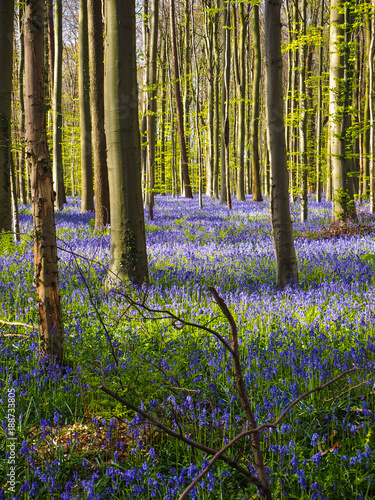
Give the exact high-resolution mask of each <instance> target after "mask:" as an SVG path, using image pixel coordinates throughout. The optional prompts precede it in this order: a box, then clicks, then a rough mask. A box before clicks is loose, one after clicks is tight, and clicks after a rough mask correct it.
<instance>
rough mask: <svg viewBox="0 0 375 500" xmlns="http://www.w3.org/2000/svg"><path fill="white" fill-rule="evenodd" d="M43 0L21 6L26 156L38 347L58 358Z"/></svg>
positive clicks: (59, 337)
mask: <svg viewBox="0 0 375 500" xmlns="http://www.w3.org/2000/svg"><path fill="white" fill-rule="evenodd" d="M44 6H45V3H44V0H33V1H32V2H28V3H27V4H26V10H25V94H26V103H25V115H26V155H27V161H28V163H29V165H30V171H31V194H32V211H33V220H34V255H35V279H34V282H35V283H36V290H37V295H38V300H39V314H40V319H41V325H40V334H41V337H42V339H43V341H44V343H43V350H44V352H45V354H46V355H48V356H49V357H50V359H51V361H52V360H53V358H55V357H56V359H57V361H58V363H60V364H61V362H62V359H63V328H62V324H61V311H60V300H59V294H58V284H57V282H58V265H57V245H56V230H55V217H54V203H53V202H54V194H53V188H52V171H51V161H50V157H49V152H48V147H47V137H46V128H45V115H44V109H43V74H44V50H43V49H44V23H43V19H44Z"/></svg>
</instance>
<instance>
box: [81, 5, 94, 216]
mask: <svg viewBox="0 0 375 500" xmlns="http://www.w3.org/2000/svg"><path fill="white" fill-rule="evenodd" d="M78 85H79V115H80V130H81V211H82V212H86V211H88V210H94V182H93V171H92V145H91V115H90V75H89V47H88V28H87V0H79V51H78Z"/></svg>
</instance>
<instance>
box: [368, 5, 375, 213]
mask: <svg viewBox="0 0 375 500" xmlns="http://www.w3.org/2000/svg"><path fill="white" fill-rule="evenodd" d="M371 6H372V15H371V41H370V50H369V54H368V67H369V111H370V113H369V115H370V141H369V146H370V162H369V174H370V212H371V213H372V214H373V213H374V212H375V175H374V153H375V148H374V52H375V46H374V45H375V20H374V16H375V0H371Z"/></svg>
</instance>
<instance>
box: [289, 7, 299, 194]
mask: <svg viewBox="0 0 375 500" xmlns="http://www.w3.org/2000/svg"><path fill="white" fill-rule="evenodd" d="M297 29H298V8H297V4H296V2H294V5H293V30H294V31H295V32H297ZM298 58H299V53H298V49H295V50H294V51H293V56H292V67H293V71H292V81H291V111H290V115H291V120H290V131H289V141H290V143H289V158H290V168H289V186H290V188H289V189H290V198H291V201H292V203H294V201H295V199H296V194H297V193H296V190H297V189H296V187H297V171H298V161H297V154H298V128H297V126H296V117H295V115H296V113H297V109H298V98H297V96H298V78H297V77H298V69H297V68H298Z"/></svg>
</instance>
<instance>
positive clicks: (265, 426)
mask: <svg viewBox="0 0 375 500" xmlns="http://www.w3.org/2000/svg"><path fill="white" fill-rule="evenodd" d="M356 369H357V368H356V367H353V368H351V369H350V370H347V371H345V372H343V373H341V374H340V375H338V376H337V377H335V378H333V379H331V380H329V381H328V382H326V383H325V384H323V385H320V386H319V387H315V389H311V390H310V391H308V392H305V393H304V394H301V396H299V397H298V398H297V399H295V400H294V401H292V402H291V403H290V405H288V406H287V407H286V408H285V410H284V411H283V412H282V413H281V415H280V416H279V417H278V418H277V419H276V420H275V421H274V422H270V423H264V424H261V425H259V426H258V427H257V428H256V429H250V430H248V431H243V432H241V433H240V434H238V435H237V436H235V437H234V438H233V439H232V440H231V441H230V442H229V443H228V444H226V445H225V446H224V447H223V448H222V449H221V450H219V451H218V452H217V453H216V454H215V455H214V456H213V457H212V459H211V460H210V462H209V463H208V465H207V467H206V468H205V469H204V470H203V471H202V472H201V473H200V474H199V475H198V476H197V477H196V478H195V479H194V481H192V482H191V483H190V484H189V486H188V487H187V488H186V489H185V490H184V491H183V493H182V494H181V495H180V497H179V499H178V500H183V499H184V498H186V497H187V495H188V494H189V493H190V491H191V490H192V489H193V488H195V487H196V485H197V484H198V483H199V482H200V481H201V479H203V477H204V476H205V475H206V474H207V472H208V471H209V470H210V469H211V468H212V466H213V465H214V463H215V462H216V461H217V460H218V459H219V458H221V457H222V454H223V453H225V452H226V451H227V450H228V449H229V448H230V447H231V446H233V445H234V444H235V443H236V442H237V441H239V440H240V439H242V438H243V437H245V436H248V435H249V434H255V433H259V432H260V431H261V430H263V429H266V428H270V427H272V428H276V427H277V426H278V425H279V424H280V423H281V422H282V421H283V420H284V418H285V417H286V415H287V414H288V413H289V411H290V410H291V409H292V408H293V406H295V405H296V404H297V403H299V402H300V401H301V400H302V399H305V398H307V396H309V395H310V394H312V393H314V392H318V391H322V390H323V389H325V388H326V387H328V386H329V385H331V384H333V383H334V382H337V381H338V380H340V379H341V378H343V377H344V376H345V375H348V374H349V373H351V372H353V371H355V370H356Z"/></svg>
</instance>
